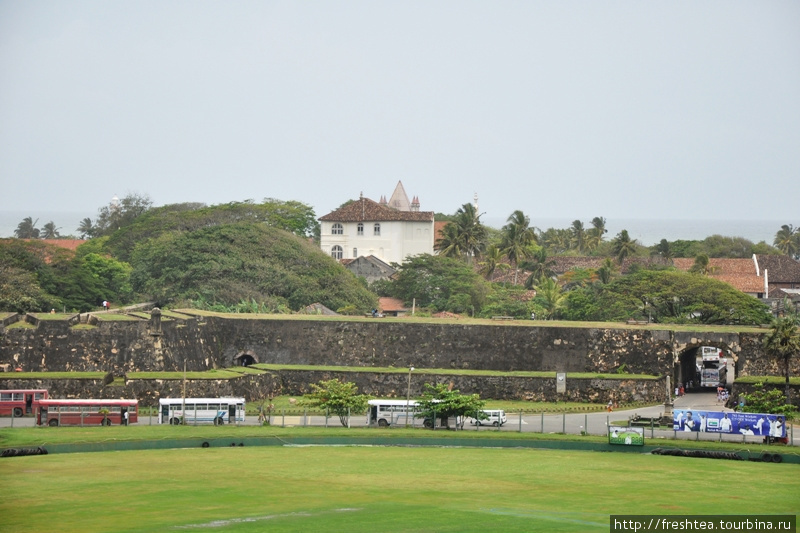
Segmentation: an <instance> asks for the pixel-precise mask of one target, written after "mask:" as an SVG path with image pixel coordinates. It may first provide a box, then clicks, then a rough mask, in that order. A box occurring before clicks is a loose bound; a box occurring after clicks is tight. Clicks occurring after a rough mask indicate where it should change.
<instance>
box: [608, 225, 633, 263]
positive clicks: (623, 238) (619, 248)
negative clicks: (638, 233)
mask: <svg viewBox="0 0 800 533" xmlns="http://www.w3.org/2000/svg"><path fill="white" fill-rule="evenodd" d="M613 243H614V255H616V256H617V263H619V264H620V265H621V264H622V262H623V261H625V258H626V257H629V256H631V255H633V254H634V253H635V252H636V241H632V240H631V238H630V236H629V235H628V230H626V229H624V230H622V231H620V232H619V233H617V236H616V237H615V238H614V241H613Z"/></svg>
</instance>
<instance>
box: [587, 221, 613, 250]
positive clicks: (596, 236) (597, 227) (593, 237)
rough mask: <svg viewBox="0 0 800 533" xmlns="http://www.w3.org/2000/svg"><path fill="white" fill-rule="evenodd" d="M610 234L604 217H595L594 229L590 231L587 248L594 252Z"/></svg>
mask: <svg viewBox="0 0 800 533" xmlns="http://www.w3.org/2000/svg"><path fill="white" fill-rule="evenodd" d="M606 233H608V230H607V229H606V219H605V218H603V217H594V218H593V219H592V229H590V230H589V231H588V234H589V238H588V239H587V240H586V247H587V249H589V250H594V249H595V248H597V247H598V246H600V243H601V242H603V235H605V234H606Z"/></svg>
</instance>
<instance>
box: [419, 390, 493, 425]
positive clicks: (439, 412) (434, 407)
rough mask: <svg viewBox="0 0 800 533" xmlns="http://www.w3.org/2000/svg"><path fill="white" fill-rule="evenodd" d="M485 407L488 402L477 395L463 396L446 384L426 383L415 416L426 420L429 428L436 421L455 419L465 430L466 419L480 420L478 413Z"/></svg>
mask: <svg viewBox="0 0 800 533" xmlns="http://www.w3.org/2000/svg"><path fill="white" fill-rule="evenodd" d="M484 405H486V402H485V401H483V400H481V398H480V396H478V395H477V394H461V392H460V391H459V390H458V389H452V388H451V387H449V386H448V385H445V384H444V383H437V384H431V383H426V384H425V391H424V392H423V393H422V396H421V397H420V399H419V400H418V401H417V406H418V407H417V414H416V415H415V416H417V417H418V418H423V419H425V420H426V425H428V424H430V426H429V427H433V420H434V419H439V420H442V421H443V422H446V421H447V419H448V418H453V417H455V418H456V420H458V423H457V424H458V426H460V427H462V428H463V427H464V420H465V419H466V417H468V416H472V417H475V418H480V414H479V413H478V411H480V410H481V409H483V407H484Z"/></svg>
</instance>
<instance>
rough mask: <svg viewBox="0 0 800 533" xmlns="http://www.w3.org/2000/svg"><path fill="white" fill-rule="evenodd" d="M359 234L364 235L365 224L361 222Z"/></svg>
mask: <svg viewBox="0 0 800 533" xmlns="http://www.w3.org/2000/svg"><path fill="white" fill-rule="evenodd" d="M358 234H359V235H364V224H362V223H361V222H359V223H358Z"/></svg>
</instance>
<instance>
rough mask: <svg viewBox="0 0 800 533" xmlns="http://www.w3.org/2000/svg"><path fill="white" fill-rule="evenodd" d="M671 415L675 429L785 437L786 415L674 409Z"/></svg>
mask: <svg viewBox="0 0 800 533" xmlns="http://www.w3.org/2000/svg"><path fill="white" fill-rule="evenodd" d="M672 417H673V418H672V422H673V429H674V430H675V431H699V432H703V433H733V434H741V435H755V436H763V437H773V438H776V439H782V438H785V437H786V417H784V416H783V415H768V414H761V413H723V412H719V411H700V410H695V409H674V410H673V411H672Z"/></svg>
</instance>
